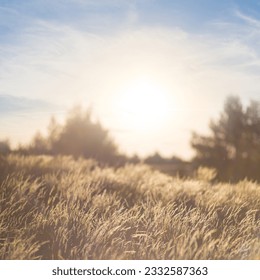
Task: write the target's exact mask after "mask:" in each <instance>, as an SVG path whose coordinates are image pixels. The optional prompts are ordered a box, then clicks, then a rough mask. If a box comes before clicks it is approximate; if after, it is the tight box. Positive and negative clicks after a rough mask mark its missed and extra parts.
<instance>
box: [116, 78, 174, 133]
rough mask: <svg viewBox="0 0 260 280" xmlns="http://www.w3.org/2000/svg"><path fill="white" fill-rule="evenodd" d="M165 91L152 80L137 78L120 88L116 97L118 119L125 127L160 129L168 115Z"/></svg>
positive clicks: (167, 100)
mask: <svg viewBox="0 0 260 280" xmlns="http://www.w3.org/2000/svg"><path fill="white" fill-rule="evenodd" d="M169 110H170V105H169V97H168V96H167V92H166V91H165V90H164V89H163V87H161V86H160V85H158V84H157V83H155V82H153V81H152V80H147V79H139V80H137V81H134V82H132V83H130V84H129V85H128V86H126V87H125V88H123V89H122V91H121V92H120V95H119V98H118V111H119V112H120V116H119V118H120V121H121V122H122V124H123V125H124V126H125V128H126V129H131V130H144V131H147V130H151V129H160V126H162V125H163V124H164V122H165V121H167V118H168V116H169Z"/></svg>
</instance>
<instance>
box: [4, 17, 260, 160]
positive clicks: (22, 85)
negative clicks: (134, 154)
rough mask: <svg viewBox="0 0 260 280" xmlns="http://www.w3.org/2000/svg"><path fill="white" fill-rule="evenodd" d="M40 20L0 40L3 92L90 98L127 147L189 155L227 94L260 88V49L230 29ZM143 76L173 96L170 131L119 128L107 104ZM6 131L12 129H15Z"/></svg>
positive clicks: (67, 102) (246, 94) (245, 94)
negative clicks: (14, 37) (98, 29)
mask: <svg viewBox="0 0 260 280" xmlns="http://www.w3.org/2000/svg"><path fill="white" fill-rule="evenodd" d="M239 16H240V17H241V15H239ZM244 19H245V18H244ZM130 20H133V21H135V20H136V15H135V14H134V16H131V15H130ZM246 21H247V22H248V23H250V24H249V25H247V26H245V28H247V29H249V30H251V31H252V32H254V29H255V27H256V26H255V22H254V21H253V23H254V24H253V26H251V20H250V21H249V20H248V19H247V18H246ZM34 23H35V25H32V26H31V27H30V28H27V29H26V30H24V33H23V34H22V36H21V38H20V44H19V45H17V46H11V47H10V46H8V50H7V47H5V46H3V45H2V46H0V54H1V56H0V57H2V60H1V70H0V81H1V86H0V92H1V93H5V94H11V95H15V96H24V97H28V98H39V99H43V100H46V101H51V102H52V103H57V104H61V105H63V106H64V108H69V107H70V106H71V105H73V104H75V103H81V104H85V105H88V104H92V105H93V107H94V110H95V111H96V113H97V114H98V115H99V117H100V119H101V122H103V123H104V124H105V126H107V127H108V128H109V129H111V130H112V133H113V135H114V136H115V137H116V139H117V140H118V142H119V144H120V145H121V146H122V147H123V149H127V147H132V148H129V149H128V151H134V150H136V151H138V152H141V151H143V152H152V150H154V149H155V148H157V149H158V150H160V151H162V152H164V153H165V154H166V153H167V152H169V153H175V152H176V153H177V151H180V155H185V156H188V155H189V154H190V150H189V143H188V141H189V136H190V131H191V130H192V129H194V130H198V131H201V132H202V131H204V132H205V131H206V130H207V126H208V121H209V118H211V117H216V116H218V113H219V111H220V110H221V109H222V106H223V101H224V100H225V97H226V95H228V94H231V93H232V94H238V95H240V96H241V97H242V99H243V100H245V101H246V100H248V99H250V98H253V97H256V96H258V93H259V92H260V85H259V83H258V81H259V73H260V60H259V59H260V55H259V51H258V50H257V48H255V46H254V45H251V41H250V38H249V39H247V38H246V37H245V36H244V34H242V35H241V36H239V33H237V32H232V36H230V37H225V36H221V34H218V35H217V36H216V34H207V35H195V34H189V33H187V32H185V31H183V30H180V29H177V28H176V29H174V28H163V27H153V28H149V27H139V28H136V29H134V28H131V27H129V28H127V29H121V31H120V29H118V30H117V31H115V32H114V33H113V34H109V35H105V34H99V35H97V34H95V33H88V32H81V31H78V30H75V29H73V28H71V27H69V26H63V25H57V24H54V23H50V22H45V21H35V22H34ZM257 36H258V35H256V33H254V41H255V40H259V37H257ZM3 57H4V58H3ZM142 75H145V76H149V77H151V79H155V80H157V81H158V82H159V83H161V84H162V85H163V86H165V88H167V89H168V91H169V92H170V94H172V96H173V100H175V104H174V106H175V109H174V110H175V111H177V112H173V114H172V119H171V120H169V127H171V129H172V131H169V129H165V130H162V131H160V132H158V131H157V132H154V134H150V135H149V133H148V134H139V135H138V134H136V135H131V134H130V132H127V131H125V132H124V133H119V132H118V131H121V130H124V128H122V127H118V122H117V118H118V115H116V113H115V112H114V108H113V106H112V105H111V106H110V105H109V104H110V103H113V97H114V96H115V95H116V93H117V92H118V90H119V89H120V87H122V86H123V85H124V84H127V83H131V80H132V79H134V78H135V77H137V76H142ZM21 121H22V118H21ZM6 122H8V120H6ZM14 127H15V126H14ZM16 129H17V128H16ZM3 133H4V131H2V134H3ZM8 133H10V135H11V134H12V133H11V132H10V129H9V130H8ZM7 136H8V135H7ZM149 137H150V138H151V137H152V138H153V139H155V140H154V141H156V143H157V144H156V145H155V144H154V143H153V142H154V141H151V140H150V141H149V139H148V138H149ZM136 142H138V145H136ZM147 143H148V144H147ZM155 146H156V147H155ZM138 149H139V150H138Z"/></svg>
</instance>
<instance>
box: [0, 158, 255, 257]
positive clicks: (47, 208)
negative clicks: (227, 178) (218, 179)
mask: <svg viewBox="0 0 260 280" xmlns="http://www.w3.org/2000/svg"><path fill="white" fill-rule="evenodd" d="M0 186H1V191H0V259H163V260H165V259H260V185H257V184H255V183H253V182H249V181H242V182H240V183H238V184H236V185H231V184H223V183H222V184H217V183H214V184H213V183H210V182H208V181H207V180H195V179H193V180H191V179H186V180H184V179H180V178H173V177H170V176H167V175H164V174H162V173H160V172H159V171H154V170H152V169H151V168H149V167H148V166H146V165H127V166H124V167H121V168H117V169H113V168H108V167H107V168H105V167H99V165H98V164H97V163H96V162H95V161H92V160H77V161H75V160H73V159H72V158H70V157H55V158H54V157H47V156H38V157H36V156H27V157H22V156H17V155H10V156H8V157H2V158H0Z"/></svg>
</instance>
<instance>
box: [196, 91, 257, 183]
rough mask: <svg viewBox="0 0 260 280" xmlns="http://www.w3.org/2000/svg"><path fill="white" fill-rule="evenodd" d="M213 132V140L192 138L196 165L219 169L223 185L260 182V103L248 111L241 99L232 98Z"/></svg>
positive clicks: (228, 100)
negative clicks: (244, 180)
mask: <svg viewBox="0 0 260 280" xmlns="http://www.w3.org/2000/svg"><path fill="white" fill-rule="evenodd" d="M210 130H211V135H210V136H201V135H199V134H197V133H193V135H192V140H191V145H192V147H193V148H194V149H195V151H196V156H195V158H194V159H193V162H194V163H195V165H196V166H208V167H213V168H215V169H216V170H217V172H218V176H217V178H218V179H219V180H222V181H238V180H240V179H243V178H249V179H253V180H260V172H259V171H260V170H259V166H260V103H259V102H257V101H252V102H251V103H250V105H249V106H248V107H247V108H246V109H244V108H243V106H242V103H241V101H240V99H239V98H238V97H236V96H230V97H228V99H227V100H226V103H225V106H224V111H223V112H222V113H221V115H220V118H219V120H218V121H211V122H210Z"/></svg>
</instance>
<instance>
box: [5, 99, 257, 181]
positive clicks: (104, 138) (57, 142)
mask: <svg viewBox="0 0 260 280" xmlns="http://www.w3.org/2000/svg"><path fill="white" fill-rule="evenodd" d="M209 128H210V135H206V136H205V135H200V134H198V133H196V132H193V134H192V137H191V146H192V148H193V149H194V151H195V156H194V158H193V159H192V160H191V166H192V167H193V168H194V169H196V168H198V167H201V166H204V167H209V168H213V169H215V170H216V174H217V175H216V179H217V180H218V181H229V182H236V181H239V180H241V179H245V178H248V179H252V180H257V181H260V102H258V101H251V103H250V104H249V105H248V106H247V107H244V106H243V105H242V102H241V100H240V99H239V98H238V97H236V96H229V97H228V98H227V100H226V102H225V104H224V109H223V112H221V114H220V117H219V119H218V120H215V121H211V122H210V124H209ZM10 152H11V149H10V146H9V143H8V141H1V142H0V154H8V153H10ZM16 152H18V153H22V154H49V155H72V156H74V157H75V158H78V157H84V158H94V159H96V160H97V161H99V162H102V163H105V164H113V165H115V164H124V163H126V162H132V163H137V162H139V161H140V159H139V157H138V156H134V157H132V158H129V157H127V156H125V155H124V154H122V153H120V151H119V149H118V145H117V144H116V143H115V142H114V140H113V139H112V138H111V137H110V135H109V131H108V130H106V129H105V128H104V127H103V126H102V125H101V123H100V122H99V121H94V120H93V118H92V114H91V111H90V110H89V109H88V110H86V111H84V110H82V109H81V108H79V107H77V108H74V109H73V110H72V111H71V112H70V113H69V114H68V116H67V119H66V121H65V123H64V124H63V125H61V124H58V123H57V121H56V120H55V118H54V117H53V118H52V119H51V121H50V124H49V127H48V134H47V136H45V137H44V136H43V135H42V134H41V133H39V132H38V133H37V134H36V135H35V137H34V138H33V140H32V141H31V143H29V144H27V145H23V146H20V147H19V149H17V150H16ZM144 162H145V163H148V164H157V165H159V164H172V165H175V166H178V165H180V166H181V165H183V161H182V160H181V159H179V158H176V157H172V158H169V159H165V158H163V157H162V156H161V155H160V154H159V153H155V154H154V155H151V156H148V157H147V158H146V159H145V160H144Z"/></svg>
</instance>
